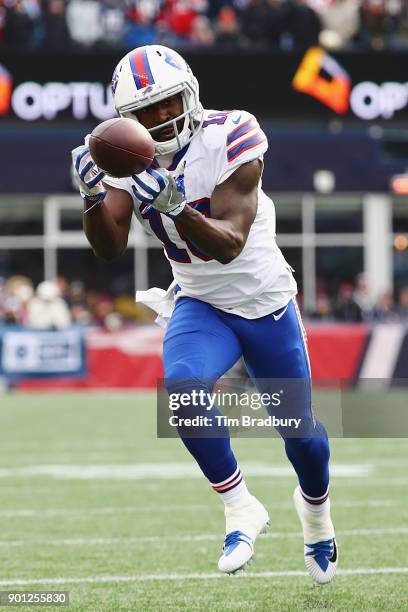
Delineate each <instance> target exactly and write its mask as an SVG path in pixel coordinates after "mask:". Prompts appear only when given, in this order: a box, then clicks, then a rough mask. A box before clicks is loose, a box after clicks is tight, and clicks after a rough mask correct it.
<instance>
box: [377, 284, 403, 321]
mask: <svg viewBox="0 0 408 612" xmlns="http://www.w3.org/2000/svg"><path fill="white" fill-rule="evenodd" d="M373 319H374V321H381V322H383V323H385V322H391V321H395V320H397V319H398V315H397V313H396V312H395V304H394V298H393V295H392V293H391V291H386V292H385V293H384V294H383V295H382V296H381V297H380V298H379V299H378V301H377V303H376V305H375V306H374V309H373Z"/></svg>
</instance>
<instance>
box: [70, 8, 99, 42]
mask: <svg viewBox="0 0 408 612" xmlns="http://www.w3.org/2000/svg"><path fill="white" fill-rule="evenodd" d="M66 13H67V24H68V30H69V33H70V36H71V38H72V40H73V41H75V43H77V44H78V45H80V46H83V47H91V46H92V45H94V44H95V43H96V42H97V41H98V40H99V39H100V38H101V36H102V25H101V14H102V7H101V4H100V3H99V2H97V0H70V2H69V3H68V6H67V11H66Z"/></svg>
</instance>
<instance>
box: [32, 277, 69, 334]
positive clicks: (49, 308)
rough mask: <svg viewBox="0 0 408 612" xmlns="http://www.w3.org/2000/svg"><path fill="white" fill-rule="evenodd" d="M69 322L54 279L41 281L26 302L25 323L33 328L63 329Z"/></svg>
mask: <svg viewBox="0 0 408 612" xmlns="http://www.w3.org/2000/svg"><path fill="white" fill-rule="evenodd" d="M70 323H71V315H70V312H69V308H68V306H67V304H66V302H65V301H64V300H63V299H62V297H60V295H59V290H58V285H57V283H56V282H54V281H43V282H42V283H40V284H39V285H38V287H37V291H36V295H35V297H33V298H32V299H31V300H30V302H29V303H28V309H27V324H28V325H29V326H30V327H33V328H35V329H63V328H64V327H68V326H69V325H70Z"/></svg>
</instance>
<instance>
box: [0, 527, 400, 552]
mask: <svg viewBox="0 0 408 612" xmlns="http://www.w3.org/2000/svg"><path fill="white" fill-rule="evenodd" d="M375 535H408V527H390V528H387V527H385V528H379V529H345V530H340V531H336V536H338V537H348V536H352V537H353V536H375ZM223 537H224V536H223V535H222V534H218V533H203V534H179V535H164V536H160V535H146V536H128V537H112V538H98V537H96V538H53V539H49V540H36V539H33V540H29V539H28V540H0V547H8V546H39V545H41V546H92V545H102V546H110V545H114V544H143V543H154V542H158V543H160V544H162V543H163V542H171V541H173V542H180V541H182V542H213V541H217V540H219V541H222V539H223ZM301 537H302V533H301V532H300V531H277V532H275V533H273V532H272V533H267V534H264V535H262V539H267V540H286V539H292V538H301Z"/></svg>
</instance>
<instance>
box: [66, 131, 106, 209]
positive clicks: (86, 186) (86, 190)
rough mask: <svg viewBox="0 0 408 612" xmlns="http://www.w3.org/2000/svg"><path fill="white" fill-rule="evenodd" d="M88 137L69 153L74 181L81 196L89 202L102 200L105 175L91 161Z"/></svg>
mask: <svg viewBox="0 0 408 612" xmlns="http://www.w3.org/2000/svg"><path fill="white" fill-rule="evenodd" d="M88 140H89V136H87V137H86V138H85V144H84V145H81V146H80V147H77V148H76V149H74V150H73V151H72V152H71V155H72V165H73V173H74V178H75V181H76V183H77V185H78V188H79V192H80V194H81V196H82V197H83V198H84V199H86V200H89V201H91V202H97V201H99V200H103V198H104V197H105V195H106V189H105V188H104V186H103V185H102V179H103V177H104V176H105V173H104V172H102V171H101V170H99V168H98V166H97V165H96V164H95V162H94V161H93V159H92V157H91V154H90V152H89V148H88Z"/></svg>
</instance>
